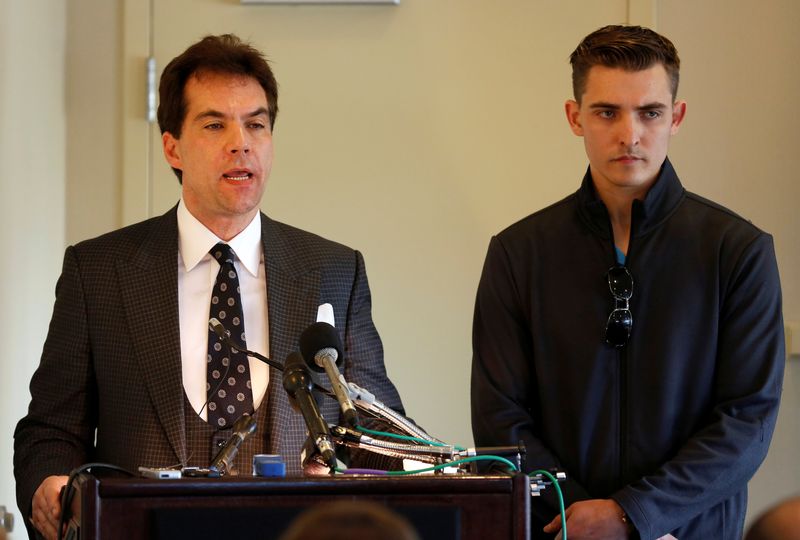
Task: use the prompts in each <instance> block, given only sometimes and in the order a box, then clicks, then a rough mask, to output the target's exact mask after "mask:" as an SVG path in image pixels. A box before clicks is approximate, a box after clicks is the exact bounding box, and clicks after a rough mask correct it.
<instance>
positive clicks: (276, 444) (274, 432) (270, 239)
mask: <svg viewBox="0 0 800 540" xmlns="http://www.w3.org/2000/svg"><path fill="white" fill-rule="evenodd" d="M261 223H262V235H261V240H262V242H263V244H264V265H265V269H266V274H267V302H268V304H269V308H268V309H269V343H270V346H269V348H270V358H271V359H272V360H275V361H277V362H280V363H283V362H284V361H285V360H286V357H287V356H288V355H289V353H290V352H292V351H296V350H298V343H297V339H298V337H299V336H300V334H301V333H302V331H303V330H304V329H305V328H306V327H308V325H310V324H311V323H313V322H314V321H315V320H316V313H317V307H318V305H319V297H320V277H321V270H320V269H319V268H308V267H307V266H305V263H304V261H302V260H301V259H300V258H299V257H298V256H297V253H296V250H297V248H296V246H292V245H291V244H290V242H289V240H288V238H287V237H286V235H285V233H284V231H283V230H282V228H281V225H280V224H279V223H276V222H274V221H272V220H271V219H269V218H268V217H267V216H265V215H264V214H262V215H261ZM282 379H283V378H282V373H280V372H278V371H277V370H276V369H274V368H270V379H269V387H268V389H267V396H268V402H267V406H268V407H269V408H268V410H267V411H268V422H267V426H266V429H267V433H268V434H269V448H270V453H275V454H280V455H283V456H285V457H286V458H287V459H292V457H293V456H296V455H297V452H298V449H299V446H301V445H302V444H303V442H304V441H305V433H306V428H305V424H304V423H303V419H302V416H301V415H299V414H296V413H294V412H293V411H292V410H291V408H290V405H289V400H288V396H287V394H286V391H285V390H284V389H283V384H282ZM288 465H289V469H290V471H291V470H294V471H297V469H296V468H295V467H296V466H297V464H294V463H289V464H288Z"/></svg>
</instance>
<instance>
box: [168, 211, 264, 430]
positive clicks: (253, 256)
mask: <svg viewBox="0 0 800 540" xmlns="http://www.w3.org/2000/svg"><path fill="white" fill-rule="evenodd" d="M218 242H222V240H220V239H219V238H217V236H216V235H215V234H214V233H212V232H211V231H209V230H208V229H207V228H206V227H205V226H204V225H203V224H202V223H200V222H199V221H198V220H197V218H195V217H194V216H193V215H192V214H191V213H190V212H189V210H188V209H187V208H186V206H185V204H184V202H183V199H181V201H180V203H179V204H178V309H179V316H180V330H181V364H182V369H183V389H184V391H185V392H186V396H187V397H188V398H189V403H191V405H192V408H193V409H194V410H195V411H196V412H197V413H198V414H199V415H200V416H201V417H202V418H203V419H204V420H206V419H207V418H208V415H207V407H205V404H206V399H207V397H208V396H207V394H206V362H207V357H208V318H209V305H210V303H211V292H212V290H213V289H214V282H215V281H216V279H217V273H218V272H219V263H218V262H217V261H216V260H214V258H213V257H212V256H211V255H210V254H209V251H210V250H211V248H212V247H214V246H215V245H216V244H217V243H218ZM227 244H228V245H230V246H231V248H232V249H233V251H234V253H236V260H235V261H234V263H233V264H234V267H235V268H236V273H237V274H238V275H239V287H240V288H241V296H242V312H243V314H244V328H245V333H246V335H247V345H246V346H247V348H248V349H250V350H252V351H256V352H259V353H261V354H263V355H265V356H269V354H268V353H269V318H268V317H269V314H268V309H267V282H266V272H265V270H264V250H263V248H262V244H261V214H260V213H256V216H255V217H254V218H253V221H251V222H250V224H249V225H248V226H247V227H246V228H245V229H244V230H243V231H242V232H240V233H239V234H238V235H236V237H235V238H232V239H231V240H230V242H227ZM233 337H234V338H236V336H233ZM250 380H251V383H252V389H253V406H254V407H256V408H258V406H259V405H260V404H261V401H262V400H263V399H264V394H265V393H266V390H267V384H268V383H269V367H268V366H267V365H266V364H264V363H262V362H261V361H260V360H256V359H254V358H250Z"/></svg>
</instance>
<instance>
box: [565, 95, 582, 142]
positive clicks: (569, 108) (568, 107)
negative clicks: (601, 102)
mask: <svg viewBox="0 0 800 540" xmlns="http://www.w3.org/2000/svg"><path fill="white" fill-rule="evenodd" d="M564 112H565V113H567V122H569V127H570V129H571V130H572V132H573V133H574V134H575V135H577V136H579V137H583V126H582V125H581V119H580V115H581V106H580V104H579V103H578V102H577V101H575V100H574V99H568V100H567V102H566V103H564Z"/></svg>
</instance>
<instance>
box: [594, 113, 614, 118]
mask: <svg viewBox="0 0 800 540" xmlns="http://www.w3.org/2000/svg"><path fill="white" fill-rule="evenodd" d="M597 115H598V116H599V117H600V118H614V111H597Z"/></svg>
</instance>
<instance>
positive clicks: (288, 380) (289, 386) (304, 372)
mask: <svg viewBox="0 0 800 540" xmlns="http://www.w3.org/2000/svg"><path fill="white" fill-rule="evenodd" d="M313 385H314V382H313V380H312V379H311V374H310V373H309V372H308V366H306V363H305V361H304V360H303V357H302V356H301V355H300V353H299V352H297V351H295V352H293V353H291V354H289V356H287V357H286V362H284V364H283V388H284V390H286V392H287V393H288V394H289V397H294V396H295V394H297V391H298V390H300V389H302V388H305V389H306V390H308V391H309V392H310V391H311V389H312V388H313Z"/></svg>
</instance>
